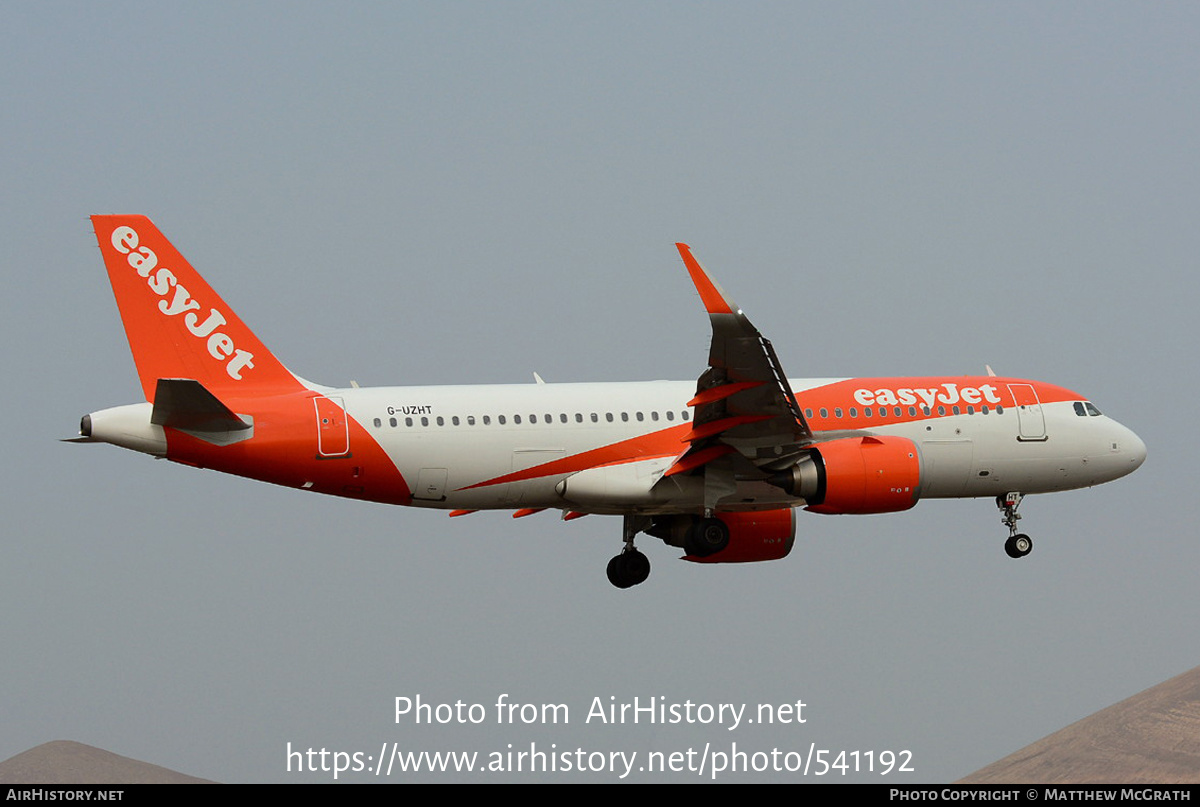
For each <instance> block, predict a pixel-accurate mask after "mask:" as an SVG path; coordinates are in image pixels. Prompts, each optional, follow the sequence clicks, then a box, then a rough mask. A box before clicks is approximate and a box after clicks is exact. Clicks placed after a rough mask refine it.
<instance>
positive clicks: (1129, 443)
mask: <svg viewBox="0 0 1200 807" xmlns="http://www.w3.org/2000/svg"><path fill="white" fill-rule="evenodd" d="M1114 425H1115V426H1116V428H1117V434H1116V435H1115V436H1114V438H1113V442H1114V443H1115V444H1116V446H1117V448H1118V451H1119V452H1120V456H1121V457H1122V458H1123V459H1125V460H1126V461H1127V464H1126V465H1125V468H1124V472H1123V473H1122V476H1124V474H1131V473H1133V472H1134V471H1136V470H1137V469H1138V468H1140V467H1142V463H1143V462H1145V461H1146V444H1145V443H1144V442H1142V438H1140V437H1138V436H1137V435H1136V434H1134V433H1133V430H1132V429H1128V428H1126V427H1125V426H1122V425H1121V424H1120V423H1114Z"/></svg>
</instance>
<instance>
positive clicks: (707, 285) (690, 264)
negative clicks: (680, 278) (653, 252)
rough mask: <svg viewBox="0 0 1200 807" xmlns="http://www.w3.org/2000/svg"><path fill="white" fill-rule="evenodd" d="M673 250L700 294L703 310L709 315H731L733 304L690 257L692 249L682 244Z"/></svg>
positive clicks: (702, 268)
mask: <svg viewBox="0 0 1200 807" xmlns="http://www.w3.org/2000/svg"><path fill="white" fill-rule="evenodd" d="M675 248H676V249H678V250H679V256H680V257H681V258H683V265H684V266H686V267H687V270H688V274H689V275H691V277H692V283H694V284H695V286H696V291H698V292H700V300H701V301H702V302H703V303H704V307H705V309H707V310H708V313H710V314H732V313H733V303H731V302H729V300H728V299H727V298H726V297H725V292H723V291H721V287H720V286H718V285H717V284H716V282H715V281H714V280H713V279H712V278H711V277H709V276H708V272H706V271H704V267H703V266H701V265H700V262H699V261H697V260H696V259H695V257H693V256H692V248H691V247H689V246H688V245H687V244H684V243H681V242H680V243H676V244H675Z"/></svg>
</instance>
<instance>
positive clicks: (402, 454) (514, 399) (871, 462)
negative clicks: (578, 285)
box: [73, 216, 1146, 588]
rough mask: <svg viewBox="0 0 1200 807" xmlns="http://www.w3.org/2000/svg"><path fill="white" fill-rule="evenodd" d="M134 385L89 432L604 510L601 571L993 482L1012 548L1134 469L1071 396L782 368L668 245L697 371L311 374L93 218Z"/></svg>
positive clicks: (225, 461) (761, 548)
mask: <svg viewBox="0 0 1200 807" xmlns="http://www.w3.org/2000/svg"><path fill="white" fill-rule="evenodd" d="M92 223H93V226H94V228H95V231H96V237H97V239H98V241H99V243H100V252H101V254H102V255H103V256H104V263H105V266H106V267H107V268H108V275H109V279H110V280H111V281H112V286H113V292H114V294H115V295H116V298H117V305H118V307H119V308H120V311H121V319H122V321H123V322H124V325H125V332H126V334H127V335H128V337H129V345H130V347H131V348H132V350H133V359H134V362H135V363H136V364H137V370H138V374H139V376H140V377H141V382H142V392H143V394H144V395H145V398H146V402H145V403H136V404H131V405H128V406H118V407H115V408H113V409H105V410H103V411H100V412H93V413H92V414H90V415H85V416H84V417H83V421H82V423H81V424H80V434H79V436H78V437H76V438H73V439H74V440H75V441H78V442H100V443H111V444H113V445H118V446H122V447H124V448H130V449H133V450H135V451H141V452H144V453H146V454H152V455H154V456H156V457H166V458H167V459H170V460H174V461H175V462H180V463H183V464H185V465H194V466H197V467H200V468H213V469H215V470H218V471H224V472H226V473H231V474H237V475H239V476H246V477H250V478H252V479H260V480H263V481H265V482H273V483H275V484H277V485H286V486H288V487H292V488H297V489H300V490H310V491H315V492H317V493H329V494H333V495H335V496H346V497H349V498H353V499H364V500H367V501H374V502H386V503H389V504H405V505H412V506H414V507H433V508H439V509H445V510H449V511H450V515H452V516H458V515H466V514H469V513H474V512H476V511H479V510H508V511H512V514H513V516H514V517H522V516H528V515H532V514H534V513H538V512H540V511H543V510H554V511H559V512H561V514H562V518H563V519H564V520H569V519H573V518H577V517H579V516H583V515H589V514H601V515H617V516H621V517H622V518H623V530H622V535H623V538H624V548H623V549H622V551H621V552H620V553H619V554H618V555H616V556H615V557H614V558H612V560H611V561H609V564H608V577H609V580H610V581H612V583H613V585H615V586H618V587H620V588H628V587H629V586H634V585H637V584H638V583H641V582H642V581H644V580H645V579H646V577H647V576H648V575H649V573H650V562H649V560H647V558H646V556H645V555H644V554H642V553H641V552H640V551H638V550H637V549H636V548H635V547H634V539H635V538H636V536H637V535H638V534H639V533H642V532H645V533H647V534H649V535H652V536H654V537H656V538H660V539H662V540H663V541H664V542H666V543H667V544H669V545H671V546H674V547H679V548H681V549H682V550H683V551H684V553H685V555H684V557H685V559H687V560H691V561H700V562H706V563H722V562H742V561H762V560H775V559H777V558H782V557H784V556H785V555H787V554H788V552H789V551H791V548H792V543H793V541H794V539H795V534H796V520H795V519H796V514H795V509H794V508H797V507H803V508H804V509H806V510H810V511H812V512H815V513H890V512H895V511H900V510H907V509H909V508H910V507H912V506H913V505H915V504H916V503H917V501H918V500H919V499H936V498H959V497H981V496H988V497H995V499H996V503H997V505H998V506H999V508H1000V510H1001V513H1002V519H1003V523H1004V524H1005V525H1006V526H1007V527H1008V533H1009V535H1008V540H1007V542H1006V543H1005V546H1004V548H1005V550H1006V551H1007V552H1008V554H1009V555H1010V556H1012V557H1014V558H1019V557H1022V556H1024V555H1027V554H1028V553H1029V551H1030V549H1031V548H1032V546H1033V543H1032V541H1031V540H1030V539H1029V536H1027V535H1025V534H1023V533H1020V532H1019V531H1018V529H1017V520H1018V519H1019V518H1020V516H1019V515H1018V514H1017V507H1018V506H1019V505H1020V503H1021V499H1022V497H1023V496H1025V495H1026V494H1030V493H1049V492H1052V491H1059V490H1071V489H1073V488H1083V487H1088V486H1090V485H1098V484H1100V483H1102V482H1109V481H1111V480H1113V479H1117V478H1118V477H1121V476H1124V475H1126V474H1128V473H1130V472H1132V471H1133V470H1135V469H1136V468H1137V467H1138V466H1140V465H1141V464H1142V461H1143V460H1144V459H1145V457H1146V447H1145V445H1144V444H1143V443H1142V441H1141V440H1140V439H1138V437H1137V435H1136V434H1134V433H1133V432H1132V431H1130V430H1129V429H1127V428H1125V427H1124V426H1122V425H1121V424H1120V423H1117V422H1116V421H1114V420H1111V419H1109V418H1108V417H1105V416H1104V415H1102V414H1101V413H1100V410H1099V409H1097V408H1096V407H1095V406H1094V405H1093V404H1092V403H1091V401H1089V400H1088V399H1087V398H1085V397H1084V396H1082V395H1079V394H1078V393H1075V392H1071V391H1070V390H1068V389H1065V388H1063V387H1059V386H1056V385H1054V384H1045V383H1042V382H1039V381H1028V380H1025V379H1016V378H999V377H996V376H995V375H993V374H991V371H990V369H989V371H988V375H984V376H945V377H941V376H939V377H934V378H849V379H846V378H822V379H789V378H788V377H787V376H786V375H785V374H784V371H783V367H782V365H781V364H780V361H779V359H778V357H777V356H776V355H775V350H774V349H773V348H772V346H771V343H770V342H769V341H767V339H765V338H764V337H763V336H762V335H761V334H760V333H759V332H758V330H757V329H756V328H755V327H754V325H752V324H751V323H750V320H749V319H748V318H747V317H746V315H745V314H744V313H742V311H741V309H739V308H738V307H737V306H736V305H734V304H733V301H732V300H730V299H729V297H728V296H727V295H726V294H725V293H724V292H723V291H722V290H721V288H720V286H718V285H717V284H716V282H714V281H713V279H712V278H711V277H709V275H708V273H707V272H706V271H705V270H704V269H703V267H701V266H700V264H699V263H698V262H697V261H696V259H695V258H694V257H693V256H692V253H691V250H690V249H689V248H688V246H687V245H686V244H678V245H677V246H678V248H679V254H680V255H681V256H682V258H683V263H684V266H685V267H686V268H687V271H688V274H689V275H690V276H691V280H692V283H693V284H695V287H696V290H697V291H698V292H699V293H700V299H701V301H702V302H703V303H704V307H705V308H706V309H707V310H708V316H709V320H710V322H711V324H712V345H711V347H710V349H709V356H708V368H707V369H705V370H704V371H703V372H702V373H701V374H700V377H699V380H697V381H694V382H692V381H679V382H668V381H643V382H631V383H607V384H599V383H596V384H546V383H542V381H541V379H540V378H536V376H535V379H536V381H537V383H529V384H517V385H497V386H454V387H384V388H376V389H360V388H358V387H357V386H352V387H351V388H349V389H337V388H332V387H324V386H321V385H319V384H314V383H312V382H309V381H306V380H304V379H302V378H300V377H299V376H296V375H294V374H292V373H291V372H290V371H289V370H288V369H287V368H286V367H285V366H284V365H283V364H281V363H280V362H279V360H278V359H276V358H275V356H274V355H273V354H272V353H271V351H269V350H268V349H267V347H266V346H265V345H264V344H263V343H262V342H260V341H259V340H258V338H257V337H255V335H254V334H253V333H252V332H251V330H250V329H249V328H248V327H246V325H245V324H244V323H243V322H242V321H241V320H240V319H239V318H238V316H237V315H236V314H235V313H234V312H233V310H232V309H231V308H229V306H228V305H226V304H225V302H224V301H223V300H222V299H221V298H220V297H218V296H217V294H216V292H214V291H213V290H212V288H211V287H209V285H208V284H207V283H206V282H205V281H204V280H203V279H202V278H201V277H200V275H199V274H198V273H197V272H196V270H195V269H193V268H192V267H191V265H189V264H188V262H187V261H186V260H184V258H183V256H182V255H180V253H179V252H178V251H176V249H175V248H174V247H173V246H172V245H171V244H170V242H168V241H167V239H166V238H165V237H164V236H163V235H162V233H160V232H159V231H158V228H157V227H155V226H154V224H152V223H151V222H150V220H149V219H147V218H145V217H143V216H94V217H93V218H92Z"/></svg>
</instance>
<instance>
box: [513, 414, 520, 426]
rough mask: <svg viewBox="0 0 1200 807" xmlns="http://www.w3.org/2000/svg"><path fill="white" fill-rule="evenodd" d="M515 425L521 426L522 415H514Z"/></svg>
mask: <svg viewBox="0 0 1200 807" xmlns="http://www.w3.org/2000/svg"><path fill="white" fill-rule="evenodd" d="M513 423H515V424H517V425H518V426H520V425H521V416H520V415H513Z"/></svg>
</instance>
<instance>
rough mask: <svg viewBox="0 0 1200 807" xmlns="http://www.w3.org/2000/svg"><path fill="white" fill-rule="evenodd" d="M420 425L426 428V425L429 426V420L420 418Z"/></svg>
mask: <svg viewBox="0 0 1200 807" xmlns="http://www.w3.org/2000/svg"><path fill="white" fill-rule="evenodd" d="M421 425H422V426H428V425H429V418H421Z"/></svg>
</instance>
